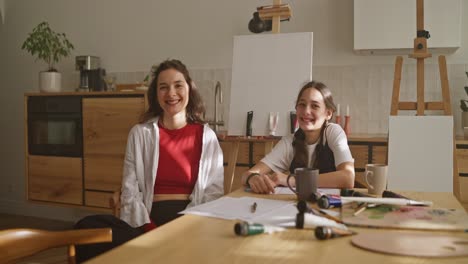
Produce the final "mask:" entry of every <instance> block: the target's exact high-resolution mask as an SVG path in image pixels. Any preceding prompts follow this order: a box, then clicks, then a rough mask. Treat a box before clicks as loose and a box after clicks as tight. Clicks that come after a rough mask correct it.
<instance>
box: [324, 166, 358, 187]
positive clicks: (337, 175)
mask: <svg viewBox="0 0 468 264" xmlns="http://www.w3.org/2000/svg"><path fill="white" fill-rule="evenodd" d="M318 186H319V187H321V188H353V187H354V162H343V163H341V164H339V165H338V166H337V167H336V171H333V172H328V173H321V174H320V175H319V179H318Z"/></svg>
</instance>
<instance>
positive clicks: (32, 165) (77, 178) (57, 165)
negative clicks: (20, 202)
mask: <svg viewBox="0 0 468 264" xmlns="http://www.w3.org/2000/svg"><path fill="white" fill-rule="evenodd" d="M81 168H82V160H81V158H70V157H54V156H33V155H31V156H29V157H28V170H29V175H28V179H29V180H28V186H27V189H28V192H27V193H28V199H29V200H34V201H49V202H56V203H63V204H74V205H80V204H82V202H83V184H82V182H83V180H82V179H83V176H82V169H81Z"/></svg>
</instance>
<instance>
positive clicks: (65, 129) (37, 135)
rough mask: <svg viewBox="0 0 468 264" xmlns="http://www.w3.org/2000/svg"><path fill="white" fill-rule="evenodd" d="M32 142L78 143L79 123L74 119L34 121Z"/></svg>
mask: <svg viewBox="0 0 468 264" xmlns="http://www.w3.org/2000/svg"><path fill="white" fill-rule="evenodd" d="M32 131H33V133H32V136H33V138H32V141H33V142H32V143H33V144H38V145H46V144H50V145H74V144H76V131H77V125H76V122H75V121H74V120H63V121H52V120H49V121H34V122H33V123H32Z"/></svg>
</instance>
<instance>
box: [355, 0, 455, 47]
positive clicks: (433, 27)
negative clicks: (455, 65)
mask: <svg viewBox="0 0 468 264" xmlns="http://www.w3.org/2000/svg"><path fill="white" fill-rule="evenodd" d="M461 5H462V1H461V0H425V1H424V29H425V30H427V31H429V33H430V35H431V37H430V38H429V39H428V47H429V51H430V52H438V53H447V52H454V51H455V50H456V49H457V48H459V47H460V45H461V10H462V6H461ZM414 38H416V0H354V50H355V52H357V53H362V54H397V53H401V54H408V53H411V50H412V49H413V40H414Z"/></svg>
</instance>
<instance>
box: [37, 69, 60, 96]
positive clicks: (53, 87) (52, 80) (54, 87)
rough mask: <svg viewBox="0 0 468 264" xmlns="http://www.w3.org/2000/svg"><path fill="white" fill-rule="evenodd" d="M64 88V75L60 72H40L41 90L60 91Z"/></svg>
mask: <svg viewBox="0 0 468 264" xmlns="http://www.w3.org/2000/svg"><path fill="white" fill-rule="evenodd" d="M61 89H62V75H61V74H60V73H59V72H40V73H39V91H41V92H60V90H61Z"/></svg>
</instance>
